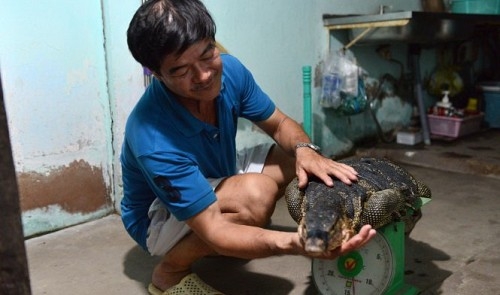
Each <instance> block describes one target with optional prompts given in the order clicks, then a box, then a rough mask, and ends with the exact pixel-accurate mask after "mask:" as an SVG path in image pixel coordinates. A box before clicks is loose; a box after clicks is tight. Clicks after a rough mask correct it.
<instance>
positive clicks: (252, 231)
mask: <svg viewBox="0 0 500 295" xmlns="http://www.w3.org/2000/svg"><path fill="white" fill-rule="evenodd" d="M187 224H188V225H189V226H190V227H191V229H192V230H193V231H194V232H195V234H196V235H198V236H199V237H200V238H201V239H202V240H203V241H204V242H205V243H207V245H208V246H209V247H210V248H212V249H213V250H214V251H215V252H217V253H219V254H221V255H226V256H232V257H238V258H243V259H255V258H264V257H269V256H274V255H285V254H288V255H305V256H311V255H312V254H309V253H307V252H306V251H305V250H304V246H303V245H302V243H301V239H300V237H299V234H298V233H297V232H280V231H273V230H267V229H263V228H260V227H253V226H247V225H241V224H236V223H232V222H230V221H228V220H227V219H226V218H224V216H223V215H222V213H221V211H220V208H219V205H218V203H217V202H215V203H214V204H212V205H211V206H209V207H208V208H207V209H205V210H204V211H202V212H201V213H199V214H197V215H196V216H194V217H192V218H191V219H189V220H187ZM375 233H376V232H375V230H374V229H371V227H370V226H368V225H367V226H364V227H363V228H362V229H361V231H360V232H359V233H358V234H357V235H356V236H354V237H353V238H351V239H350V240H349V241H347V242H346V243H344V244H343V245H342V246H340V247H338V248H337V249H335V250H334V251H330V252H327V253H323V254H320V255H316V254H315V255H314V257H318V258H325V259H334V258H336V257H338V256H339V255H344V254H346V253H348V252H350V251H352V250H355V249H357V248H359V247H362V246H363V245H364V244H366V243H367V242H368V241H369V240H370V239H371V238H372V237H373V236H374V235H375Z"/></svg>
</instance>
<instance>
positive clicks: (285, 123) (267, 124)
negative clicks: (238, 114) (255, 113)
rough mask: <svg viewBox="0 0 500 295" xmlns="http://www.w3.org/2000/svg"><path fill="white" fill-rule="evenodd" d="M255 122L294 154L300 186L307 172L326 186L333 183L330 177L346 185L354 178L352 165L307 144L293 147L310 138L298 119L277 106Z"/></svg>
mask: <svg viewBox="0 0 500 295" xmlns="http://www.w3.org/2000/svg"><path fill="white" fill-rule="evenodd" d="M256 125H257V126H259V128H261V129H262V130H264V132H266V133H267V134H268V135H269V136H271V137H272V138H273V139H274V141H275V142H276V143H277V144H279V145H280V147H281V148H282V149H283V150H285V151H286V152H287V153H289V154H291V155H294V156H295V157H296V165H295V166H296V167H295V169H296V174H297V177H298V179H299V187H304V186H306V184H307V179H308V175H311V174H312V175H316V176H317V177H318V178H320V179H321V180H323V182H324V183H325V184H326V185H329V186H332V185H333V181H332V178H331V177H332V176H334V177H337V178H338V179H340V180H341V181H342V182H345V183H347V184H350V183H351V182H352V181H355V180H357V177H356V175H357V173H356V171H355V170H354V169H353V168H352V167H350V166H348V165H345V164H342V163H338V162H335V161H333V160H331V159H329V158H326V157H323V156H322V155H320V154H318V153H317V152H315V151H314V150H312V149H310V148H308V147H301V148H297V149H296V148H295V147H296V145H297V144H298V143H301V142H306V143H309V142H311V140H310V139H309V137H308V136H307V134H306V133H305V132H304V130H303V129H302V127H301V126H300V125H299V124H298V123H297V122H295V121H294V120H293V119H292V118H290V117H288V116H287V115H285V114H284V113H283V112H281V111H280V110H279V109H278V108H276V110H275V111H274V113H273V114H272V115H271V117H269V118H268V119H267V120H264V121H260V122H256Z"/></svg>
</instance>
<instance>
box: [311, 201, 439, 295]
mask: <svg viewBox="0 0 500 295" xmlns="http://www.w3.org/2000/svg"><path fill="white" fill-rule="evenodd" d="M420 199H421V202H420V204H419V206H418V208H420V207H421V206H423V205H424V204H426V203H428V202H429V201H430V199H428V198H420ZM404 266H405V224H404V222H402V221H400V222H393V223H391V224H388V225H386V226H384V227H381V228H379V229H377V235H375V237H374V238H373V239H372V240H371V241H370V242H369V243H368V244H366V245H365V246H364V247H363V248H360V249H358V250H355V251H352V252H350V253H348V254H346V255H344V256H340V257H338V258H337V259H335V260H323V259H313V260H312V276H313V280H314V283H315V285H316V287H317V289H318V291H319V292H320V293H321V294H322V295H414V294H418V293H419V290H418V289H417V288H416V287H414V286H412V285H409V284H406V283H405V282H404Z"/></svg>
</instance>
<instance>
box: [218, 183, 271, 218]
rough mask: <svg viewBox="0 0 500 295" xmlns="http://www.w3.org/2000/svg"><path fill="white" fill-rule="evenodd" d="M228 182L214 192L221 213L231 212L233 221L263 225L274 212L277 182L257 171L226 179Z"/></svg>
mask: <svg viewBox="0 0 500 295" xmlns="http://www.w3.org/2000/svg"><path fill="white" fill-rule="evenodd" d="M228 180H229V181H231V184H230V185H229V183H222V184H223V185H225V187H224V188H223V189H221V191H219V192H218V191H217V190H216V193H217V194H218V196H219V202H220V205H221V210H222V211H223V213H228V214H233V217H232V218H234V219H236V220H235V221H236V222H238V223H242V224H247V225H255V226H263V225H265V224H266V223H267V222H268V221H269V218H270V217H271V215H272V214H273V212H274V208H275V206H276V200H277V199H278V198H279V196H278V191H279V189H278V184H277V183H276V182H275V181H274V180H273V179H272V178H271V177H269V176H266V175H263V174H257V173H251V174H244V175H238V176H235V177H234V178H233V179H228Z"/></svg>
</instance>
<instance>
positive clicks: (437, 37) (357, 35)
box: [323, 11, 500, 44]
mask: <svg viewBox="0 0 500 295" xmlns="http://www.w3.org/2000/svg"><path fill="white" fill-rule="evenodd" d="M323 21H324V24H325V26H326V27H328V28H329V29H348V30H349V38H350V39H351V40H356V39H359V40H356V42H357V43H359V44H363V43H371V44H373V43H383V42H393V41H398V42H407V43H417V44H433V43H438V42H446V41H454V40H466V39H468V38H470V37H471V36H472V35H473V34H474V30H475V27H476V25H481V24H486V23H488V24H491V23H495V24H500V16H498V15H477V14H476V15H471V14H455V13H434V12H420V11H402V12H390V13H384V14H376V15H348V16H345V15H344V16H339V15H324V16H323Z"/></svg>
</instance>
